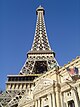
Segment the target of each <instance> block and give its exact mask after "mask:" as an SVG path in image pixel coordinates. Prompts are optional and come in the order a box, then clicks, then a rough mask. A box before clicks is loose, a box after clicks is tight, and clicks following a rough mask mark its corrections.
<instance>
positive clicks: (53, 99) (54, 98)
mask: <svg viewBox="0 0 80 107" xmlns="http://www.w3.org/2000/svg"><path fill="white" fill-rule="evenodd" d="M52 107H56V95H55V92H53V93H52Z"/></svg>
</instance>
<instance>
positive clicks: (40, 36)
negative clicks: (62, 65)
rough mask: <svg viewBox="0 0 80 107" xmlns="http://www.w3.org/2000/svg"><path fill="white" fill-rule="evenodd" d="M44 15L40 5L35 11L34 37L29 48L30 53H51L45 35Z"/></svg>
mask: <svg viewBox="0 0 80 107" xmlns="http://www.w3.org/2000/svg"><path fill="white" fill-rule="evenodd" d="M44 14H45V10H44V8H43V7H42V6H41V5H40V6H39V7H38V8H37V9H36V15H37V22H36V30H35V36H34V41H33V45H32V48H31V52H37V51H38V52H39V51H40V52H41V51H51V48H50V45H49V41H48V37H47V33H46V27H45V21H44Z"/></svg>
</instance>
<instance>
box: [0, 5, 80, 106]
mask: <svg viewBox="0 0 80 107" xmlns="http://www.w3.org/2000/svg"><path fill="white" fill-rule="evenodd" d="M44 14H45V10H44V8H43V7H41V6H39V7H38V8H37V9H36V15H37V22H36V30H35V36H34V40H33V45H32V48H31V50H30V51H29V52H28V53H27V59H26V61H25V64H24V65H23V67H22V69H21V71H20V72H19V74H18V75H8V76H7V81H6V91H5V92H3V93H2V94H1V96H0V107H80V76H79V74H80V72H79V71H80V57H77V58H76V59H74V60H72V61H71V62H69V63H68V64H66V65H64V66H63V67H61V66H59V64H58V63H57V61H56V59H55V52H54V51H52V50H51V47H50V45H49V41H48V37H47V32H46V27H45V21H44ZM75 67H76V70H74V69H73V68H75ZM70 68H71V69H72V70H71V69H70ZM70 70H71V71H70ZM75 71H78V72H77V73H76V74H75Z"/></svg>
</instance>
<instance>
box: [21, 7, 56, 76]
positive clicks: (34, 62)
mask: <svg viewBox="0 0 80 107" xmlns="http://www.w3.org/2000/svg"><path fill="white" fill-rule="evenodd" d="M44 14H45V10H44V8H43V7H42V6H39V7H38V8H37V9H36V15H37V22H36V30H35V36H34V40H33V44H32V48H31V50H30V51H29V52H28V54H27V57H28V58H27V60H26V62H25V64H24V66H23V67H22V69H21V71H20V74H42V73H44V72H47V71H49V70H51V69H53V68H54V67H55V66H56V65H57V61H56V60H55V53H54V52H53V51H52V50H51V47H50V45H49V41H48V37H47V33H46V27H45V21H44Z"/></svg>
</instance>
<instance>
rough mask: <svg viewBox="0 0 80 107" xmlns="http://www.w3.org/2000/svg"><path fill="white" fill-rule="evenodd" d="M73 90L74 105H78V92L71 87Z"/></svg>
mask: <svg viewBox="0 0 80 107" xmlns="http://www.w3.org/2000/svg"><path fill="white" fill-rule="evenodd" d="M73 92H74V103H75V106H76V107H80V101H79V97H78V93H77V90H76V89H73Z"/></svg>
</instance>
